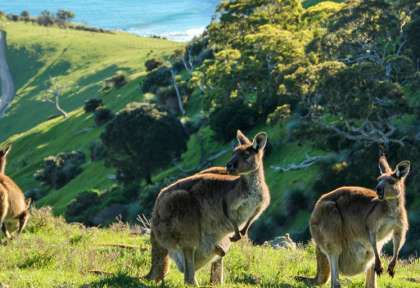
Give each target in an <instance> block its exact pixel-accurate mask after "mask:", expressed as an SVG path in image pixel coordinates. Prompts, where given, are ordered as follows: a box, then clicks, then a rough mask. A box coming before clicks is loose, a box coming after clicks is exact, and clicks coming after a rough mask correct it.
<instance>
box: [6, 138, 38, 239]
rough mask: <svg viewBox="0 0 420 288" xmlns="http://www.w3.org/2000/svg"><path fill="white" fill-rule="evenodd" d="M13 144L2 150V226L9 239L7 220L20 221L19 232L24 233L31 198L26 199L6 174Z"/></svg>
mask: <svg viewBox="0 0 420 288" xmlns="http://www.w3.org/2000/svg"><path fill="white" fill-rule="evenodd" d="M10 150H11V146H8V147H6V148H5V149H3V150H1V151H0V226H1V230H2V231H3V233H4V235H5V236H6V238H7V239H11V238H12V236H11V235H10V233H9V231H8V229H7V222H15V221H18V229H17V232H18V234H20V233H22V231H23V229H25V227H26V224H27V223H28V220H29V217H30V214H29V208H30V205H31V200H30V199H28V200H25V196H24V195H23V193H22V190H20V188H19V187H18V186H17V185H16V183H15V182H14V181H13V180H12V179H11V178H10V177H8V176H6V175H5V170H6V160H7V155H8V154H9V152H10Z"/></svg>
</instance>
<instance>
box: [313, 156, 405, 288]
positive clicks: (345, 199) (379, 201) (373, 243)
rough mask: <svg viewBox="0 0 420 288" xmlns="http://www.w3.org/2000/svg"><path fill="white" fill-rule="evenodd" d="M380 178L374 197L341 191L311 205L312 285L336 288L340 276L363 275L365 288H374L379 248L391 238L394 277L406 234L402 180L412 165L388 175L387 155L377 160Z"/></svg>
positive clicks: (362, 192)
mask: <svg viewBox="0 0 420 288" xmlns="http://www.w3.org/2000/svg"><path fill="white" fill-rule="evenodd" d="M379 168H380V172H381V175H380V176H379V178H378V185H377V186H376V192H375V191H373V190H370V189H367V188H362V187H341V188H338V189H337V190H334V191H332V192H330V193H328V194H325V195H323V196H322V197H321V198H320V199H319V200H318V202H317V203H316V205H315V209H314V211H313V212H312V215H311V219H310V230H311V234H312V237H313V240H314V241H315V244H316V254H317V255H316V259H317V275H316V277H315V279H310V280H309V281H310V282H311V284H312V285H321V284H324V283H325V282H327V281H328V278H329V274H330V273H331V287H333V288H337V287H340V282H339V277H338V274H339V272H341V273H343V274H345V275H355V274H358V273H362V272H365V271H366V283H365V287H367V288H375V287H376V274H377V275H381V274H382V272H383V268H382V263H381V259H380V252H381V250H382V246H383V245H384V244H385V243H386V242H388V241H389V240H390V239H391V238H392V239H393V244H394V253H393V257H392V260H391V262H390V263H389V266H388V273H389V275H391V276H394V274H395V265H396V263H397V259H398V254H399V251H400V249H401V247H402V246H403V245H404V242H405V236H406V233H407V230H408V220H407V211H406V209H405V179H406V177H407V175H408V173H409V171H410V162H409V161H403V162H401V163H399V164H398V165H397V166H396V169H395V170H394V171H393V170H391V168H390V166H389V164H388V161H387V159H386V157H385V156H381V157H380V158H379Z"/></svg>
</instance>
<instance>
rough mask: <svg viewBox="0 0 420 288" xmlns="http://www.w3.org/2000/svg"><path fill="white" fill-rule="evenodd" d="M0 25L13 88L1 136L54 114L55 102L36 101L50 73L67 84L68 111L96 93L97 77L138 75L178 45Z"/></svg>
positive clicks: (0, 125) (0, 124) (1, 123)
mask: <svg viewBox="0 0 420 288" xmlns="http://www.w3.org/2000/svg"><path fill="white" fill-rule="evenodd" d="M1 25H2V26H3V29H4V30H5V31H6V32H7V41H8V55H7V57H8V62H9V66H10V68H11V70H12V74H13V78H14V80H15V84H16V88H17V96H16V98H15V101H14V103H13V105H12V107H11V108H10V109H9V111H8V113H7V116H6V117H5V118H4V119H2V121H0V130H1V131H2V134H1V136H0V139H3V140H4V139H5V138H7V137H9V136H11V135H13V134H15V133H18V132H23V131H25V130H28V129H30V128H32V127H34V126H35V125H36V124H39V123H41V122H44V121H46V120H47V119H48V117H49V116H51V115H53V114H55V111H54V107H53V105H51V104H49V103H43V102H40V97H41V96H42V93H44V91H45V89H46V88H47V87H46V82H47V80H48V79H49V78H50V77H58V79H59V81H60V82H63V83H65V84H66V86H69V88H68V89H67V91H65V92H66V93H65V95H64V98H63V100H62V106H63V108H65V109H66V110H68V111H71V110H74V109H76V108H77V107H80V105H81V104H82V103H83V101H84V100H85V99H86V98H91V97H95V96H98V90H99V88H100V85H101V81H102V80H104V79H105V78H107V77H109V76H111V75H112V74H113V73H114V72H116V71H117V70H122V71H126V72H127V73H129V74H130V75H132V76H135V75H139V73H141V72H143V69H144V67H143V63H144V61H145V60H146V59H147V58H149V57H154V56H157V57H162V56H163V55H166V54H169V53H170V52H171V51H173V50H174V49H175V48H176V47H180V45H181V44H178V43H175V42H170V41H166V40H159V39H148V38H141V37H136V36H134V35H130V34H127V33H116V34H106V33H90V32H83V31H76V30H67V29H59V28H56V27H49V28H46V27H42V26H38V25H33V24H25V23H20V22H5V21H2V22H1ZM121 94H122V95H124V94H123V93H121ZM114 96H116V95H114ZM121 102H123V101H121ZM122 106H123V103H122Z"/></svg>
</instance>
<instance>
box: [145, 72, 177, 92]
mask: <svg viewBox="0 0 420 288" xmlns="http://www.w3.org/2000/svg"><path fill="white" fill-rule="evenodd" d="M171 84H172V75H171V70H170V69H169V68H168V67H165V66H161V67H159V68H157V69H155V70H153V71H151V72H150V73H149V74H147V76H146V78H145V79H144V81H143V85H142V88H141V89H142V91H143V93H147V92H151V93H155V94H156V92H157V90H158V88H159V87H160V86H169V85H171Z"/></svg>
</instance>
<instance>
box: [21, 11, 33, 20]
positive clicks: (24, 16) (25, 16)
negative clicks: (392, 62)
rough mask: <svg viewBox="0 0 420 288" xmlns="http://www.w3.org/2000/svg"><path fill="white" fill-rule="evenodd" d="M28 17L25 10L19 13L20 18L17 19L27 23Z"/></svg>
mask: <svg viewBox="0 0 420 288" xmlns="http://www.w3.org/2000/svg"><path fill="white" fill-rule="evenodd" d="M30 18H31V17H30V15H29V12H28V11H26V10H24V11H22V12H21V13H20V17H19V19H20V20H22V21H25V22H26V21H29V20H30Z"/></svg>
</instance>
